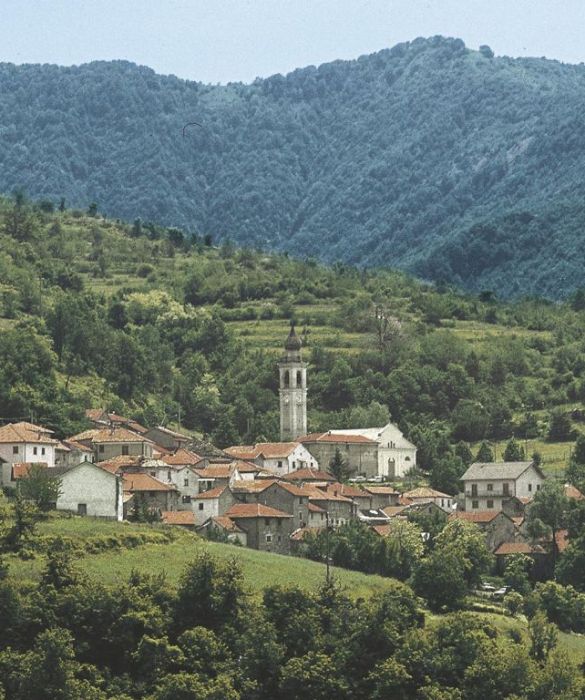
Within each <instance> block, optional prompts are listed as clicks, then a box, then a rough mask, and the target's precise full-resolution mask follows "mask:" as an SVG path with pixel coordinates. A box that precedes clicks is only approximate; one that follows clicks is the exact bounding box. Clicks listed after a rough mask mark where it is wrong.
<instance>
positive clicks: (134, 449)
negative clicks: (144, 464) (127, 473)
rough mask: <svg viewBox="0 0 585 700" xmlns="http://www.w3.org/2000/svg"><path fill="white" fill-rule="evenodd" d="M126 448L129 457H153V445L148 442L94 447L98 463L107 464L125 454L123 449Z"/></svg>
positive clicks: (119, 443) (101, 444)
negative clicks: (107, 461)
mask: <svg viewBox="0 0 585 700" xmlns="http://www.w3.org/2000/svg"><path fill="white" fill-rule="evenodd" d="M124 446H126V447H127V448H128V455H138V456H142V457H148V458H151V457H152V445H151V444H150V443H148V442H125V443H124V442H111V443H100V444H99V445H94V448H95V454H96V461H97V462H105V461H106V460H108V459H113V458H114V457H118V456H119V455H122V454H124V452H123V449H122V448H123V447H124ZM101 448H103V450H102V449H101Z"/></svg>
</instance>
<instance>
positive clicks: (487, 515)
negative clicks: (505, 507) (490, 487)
mask: <svg viewBox="0 0 585 700" xmlns="http://www.w3.org/2000/svg"><path fill="white" fill-rule="evenodd" d="M501 512H502V511H501V510H473V511H456V512H455V513H451V514H450V515H449V520H466V521H467V522H469V523H491V521H492V520H493V519H494V518H495V517H497V516H498V515H499V514H500V513H501Z"/></svg>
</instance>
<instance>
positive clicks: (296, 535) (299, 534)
mask: <svg viewBox="0 0 585 700" xmlns="http://www.w3.org/2000/svg"><path fill="white" fill-rule="evenodd" d="M323 530H325V528H324V527H300V528H299V529H298V530H295V531H294V532H293V533H292V535H291V536H290V539H291V540H293V542H302V541H303V540H304V539H305V537H306V536H307V535H308V534H309V533H310V532H314V533H318V532H322V531H323Z"/></svg>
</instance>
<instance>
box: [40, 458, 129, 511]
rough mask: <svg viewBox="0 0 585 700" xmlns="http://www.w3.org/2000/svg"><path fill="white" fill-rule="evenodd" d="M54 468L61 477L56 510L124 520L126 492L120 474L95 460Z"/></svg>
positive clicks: (53, 470) (53, 471)
mask: <svg viewBox="0 0 585 700" xmlns="http://www.w3.org/2000/svg"><path fill="white" fill-rule="evenodd" d="M51 472H52V473H53V474H54V475H55V476H56V477H58V478H59V479H60V480H61V488H60V491H61V493H60V494H59V497H58V499H57V510H68V511H72V512H73V513H77V514H78V515H91V516H93V517H97V518H111V519H112V520H122V512H123V493H122V479H121V478H120V477H119V476H116V474H112V472H109V471H107V470H106V469H102V468H101V467H98V466H97V465H96V464H93V463H92V462H81V463H80V464H78V465H77V466H74V467H55V468H54V469H52V470H51Z"/></svg>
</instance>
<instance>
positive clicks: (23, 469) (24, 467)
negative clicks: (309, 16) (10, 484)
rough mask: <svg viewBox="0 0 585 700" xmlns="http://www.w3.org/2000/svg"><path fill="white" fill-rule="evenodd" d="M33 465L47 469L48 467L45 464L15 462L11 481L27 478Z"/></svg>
mask: <svg viewBox="0 0 585 700" xmlns="http://www.w3.org/2000/svg"><path fill="white" fill-rule="evenodd" d="M34 464H36V465H37V466H39V467H44V468H48V466H49V465H48V464H47V463H46V462H16V463H15V464H13V465H12V481H17V480H18V479H23V478H25V477H27V476H28V472H29V470H30V468H31V467H32V466H33V465H34Z"/></svg>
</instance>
